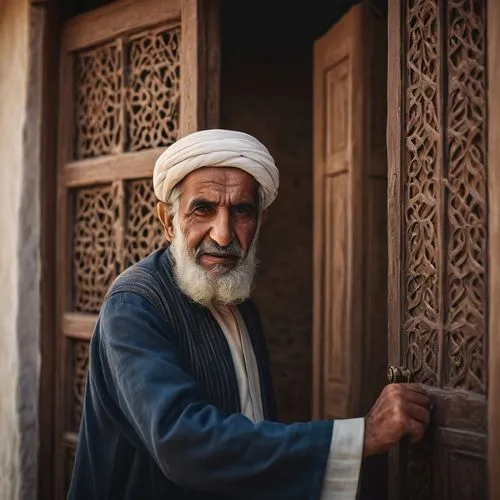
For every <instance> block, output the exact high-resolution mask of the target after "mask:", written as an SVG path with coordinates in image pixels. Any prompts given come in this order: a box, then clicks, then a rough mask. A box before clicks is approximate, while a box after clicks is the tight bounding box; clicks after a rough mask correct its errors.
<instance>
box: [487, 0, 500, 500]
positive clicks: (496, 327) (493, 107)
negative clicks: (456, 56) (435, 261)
mask: <svg viewBox="0 0 500 500" xmlns="http://www.w3.org/2000/svg"><path fill="white" fill-rule="evenodd" d="M486 12H487V15H488V20H487V23H488V24H487V28H486V33H487V37H488V38H487V40H488V43H487V55H488V167H489V168H488V202H489V210H488V235H489V248H488V269H489V274H488V284H489V290H488V296H489V297H490V298H491V297H497V298H498V297H500V96H499V95H498V89H499V88H500V48H499V47H500V3H499V2H498V0H487V8H486ZM492 305H493V304H492V303H491V302H490V307H489V309H488V313H489V325H488V330H489V337H488V342H489V345H488V368H489V373H488V375H489V376H488V380H489V386H488V468H489V491H490V498H491V499H493V498H500V476H499V474H498V472H499V471H500V398H499V397H498V395H499V394H500V308H499V307H491V306H492Z"/></svg>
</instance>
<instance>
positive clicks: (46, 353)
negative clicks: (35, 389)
mask: <svg viewBox="0 0 500 500" xmlns="http://www.w3.org/2000/svg"><path fill="white" fill-rule="evenodd" d="M44 8H45V10H46V23H45V28H44V30H45V33H44V48H43V53H44V57H43V83H42V85H43V105H42V106H43V107H42V141H41V144H40V146H41V169H42V175H41V177H40V190H41V193H40V196H41V200H40V201H41V224H42V231H41V242H40V246H41V250H40V254H41V255H40V256H41V284H40V286H41V289H40V298H41V307H42V312H41V316H42V320H41V325H40V327H41V333H40V357H41V359H42V363H41V367H40V389H39V394H40V396H39V429H40V445H39V451H38V464H39V468H38V470H39V474H38V498H40V499H43V498H54V478H55V474H54V471H55V461H54V456H55V454H56V453H55V448H54V444H55V441H54V440H55V432H56V428H55V425H54V423H55V417H56V415H55V404H56V401H55V399H56V398H55V390H54V388H55V386H56V380H57V379H56V371H57V370H56V366H57V351H56V345H57V329H56V321H57V320H56V314H55V309H56V278H55V273H54V269H56V246H57V244H56V238H54V232H53V231H48V230H47V228H54V227H56V220H57V218H56V210H57V127H56V123H57V110H58V102H57V101H58V88H59V86H58V80H57V78H56V79H55V80H56V83H55V84H54V75H57V73H58V64H59V50H58V43H59V40H58V33H59V29H60V17H59V2H49V3H48V4H47V5H45V6H44Z"/></svg>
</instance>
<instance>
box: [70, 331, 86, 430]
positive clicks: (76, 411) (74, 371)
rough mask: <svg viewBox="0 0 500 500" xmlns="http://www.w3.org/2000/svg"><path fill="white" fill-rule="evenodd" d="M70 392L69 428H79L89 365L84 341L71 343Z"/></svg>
mask: <svg viewBox="0 0 500 500" xmlns="http://www.w3.org/2000/svg"><path fill="white" fill-rule="evenodd" d="M70 345H71V359H72V363H71V377H70V379H71V390H72V401H73V404H72V415H71V428H72V429H73V430H76V429H78V428H79V427H80V419H81V416H82V404H83V394H84V391H85V380H86V378H87V370H88V363H89V343H88V342H86V341H81V340H76V341H71V344H70Z"/></svg>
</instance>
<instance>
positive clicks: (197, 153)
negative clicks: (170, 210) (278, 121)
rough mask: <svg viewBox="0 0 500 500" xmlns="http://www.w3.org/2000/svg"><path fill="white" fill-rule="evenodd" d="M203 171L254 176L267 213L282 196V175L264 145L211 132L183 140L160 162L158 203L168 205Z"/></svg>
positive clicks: (156, 186) (242, 136) (228, 133)
mask: <svg viewBox="0 0 500 500" xmlns="http://www.w3.org/2000/svg"><path fill="white" fill-rule="evenodd" d="M202 167H234V168H239V169H240V170H243V171H244V172H247V173H248V174H250V175H251V176H252V177H254V179H255V180H256V181H257V182H258V183H259V184H260V186H261V188H262V194H263V205H264V206H263V209H266V208H267V207H268V206H269V205H271V203H272V202H273V201H274V200H275V199H276V196H277V195H278V186H279V172H278V169H277V167H276V165H275V163H274V160H273V157H272V156H271V155H270V153H269V151H268V150H267V149H266V147H265V146H264V145H263V144H262V143H261V142H259V141H258V140H257V139H256V138H255V137H253V136H251V135H249V134H245V133H243V132H236V131H233V130H220V129H211V130H202V131H200V132H194V133H193V134H189V135H187V136H185V137H183V138H182V139H179V140H178V141H177V142H175V143H174V144H172V145H171V146H169V147H168V148H167V149H166V150H165V151H164V152H163V153H162V154H161V156H160V157H159V158H158V160H156V164H155V169H154V173H153V186H154V190H155V194H156V196H157V197H158V199H160V200H161V201H168V199H169V197H170V193H171V192H172V190H173V189H174V187H175V186H176V185H177V184H178V183H179V182H180V181H182V179H184V177H186V176H187V175H188V174H190V173H191V172H193V170H197V169H198V168H202Z"/></svg>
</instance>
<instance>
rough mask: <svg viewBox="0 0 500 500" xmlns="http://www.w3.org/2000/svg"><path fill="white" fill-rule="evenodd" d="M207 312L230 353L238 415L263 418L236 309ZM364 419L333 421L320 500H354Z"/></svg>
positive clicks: (254, 363)
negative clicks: (236, 394)
mask: <svg viewBox="0 0 500 500" xmlns="http://www.w3.org/2000/svg"><path fill="white" fill-rule="evenodd" d="M210 311H211V313H212V315H213V317H214V318H215V319H216V321H217V322H218V323H219V326H220V327H221V330H222V332H223V334H224V336H225V337H226V340H227V342H228V345H229V349H230V351H231V356H232V359H233V363H234V368H235V371H236V379H237V381H238V388H239V392H240V402H241V413H243V415H245V416H246V417H247V418H249V419H250V420H251V421H252V422H258V421H260V420H263V419H264V412H263V409H262V394H261V391H260V378H259V370H258V367H257V360H256V359H255V354H254V351H253V348H252V343H251V341H250V337H249V335H248V331H247V328H246V325H245V322H244V321H243V318H242V317H241V315H240V313H239V311H238V308H237V307H234V306H219V307H217V308H215V307H211V308H210ZM364 435H365V420H364V419H363V418H351V419H345V420H335V422H334V425H333V433H332V440H331V443H330V454H329V457H328V461H327V464H326V470H325V478H324V481H323V490H322V492H321V500H355V499H356V496H357V492H358V483H359V474H360V470H361V460H362V456H363V440H364Z"/></svg>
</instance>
